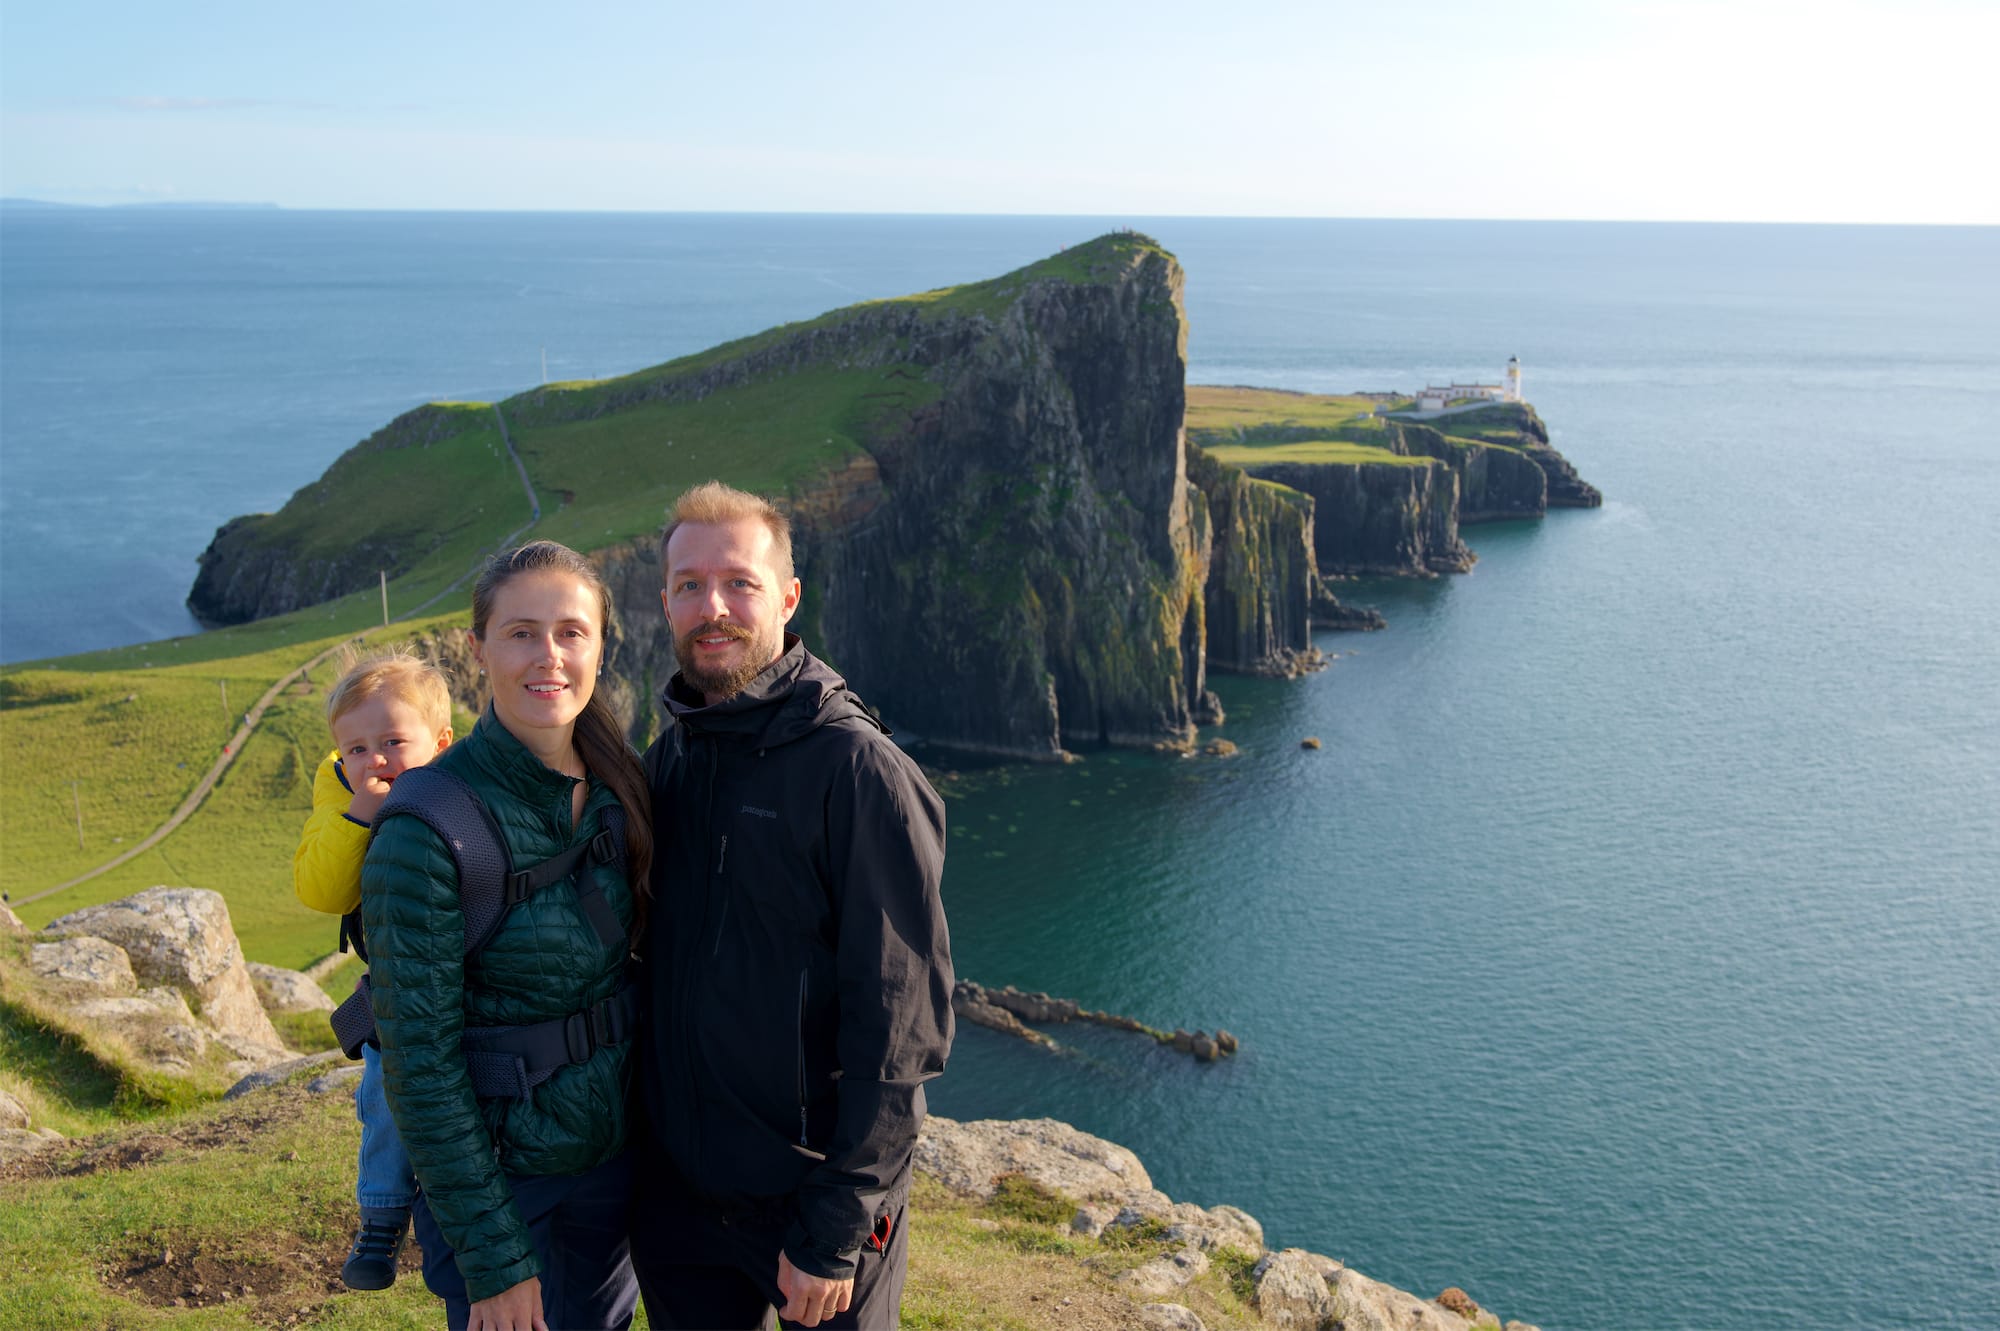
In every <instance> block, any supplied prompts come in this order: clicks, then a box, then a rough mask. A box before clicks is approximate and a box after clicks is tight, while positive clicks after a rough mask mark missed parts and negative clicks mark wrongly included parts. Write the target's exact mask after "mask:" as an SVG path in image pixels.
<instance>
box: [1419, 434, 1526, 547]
mask: <svg viewBox="0 0 2000 1331" xmlns="http://www.w3.org/2000/svg"><path fill="white" fill-rule="evenodd" d="M1390 434H1391V436H1392V441H1391V447H1392V448H1394V449H1395V451H1396V452H1398V453H1402V454H1405V455H1407V456H1410V457H1429V458H1436V459H1437V460H1438V461H1439V462H1442V463H1443V464H1444V465H1445V466H1447V467H1450V468H1451V469H1452V471H1453V472H1454V473H1456V474H1457V476H1458V520H1459V522H1460V524H1466V523H1473V522H1497V521H1500V520H1502V519H1506V518H1538V517H1541V516H1542V514H1544V513H1545V512H1547V511H1548V506H1549V505H1548V481H1547V480H1546V478H1545V477H1544V475H1543V472H1542V469H1541V468H1540V467H1538V466H1536V465H1535V464H1534V462H1533V461H1532V460H1530V459H1529V458H1528V457H1527V455H1526V454H1524V453H1520V452H1517V451H1515V450H1514V449H1512V448H1509V447H1506V446H1504V445H1500V444H1493V443H1488V442H1485V441H1475V440H1466V439H1448V438H1446V437H1445V436H1444V435H1443V434H1441V433H1439V432H1438V431H1436V430H1434V429H1432V428H1430V427H1429V426H1427V425H1415V424H1408V425H1393V426H1391V427H1390Z"/></svg>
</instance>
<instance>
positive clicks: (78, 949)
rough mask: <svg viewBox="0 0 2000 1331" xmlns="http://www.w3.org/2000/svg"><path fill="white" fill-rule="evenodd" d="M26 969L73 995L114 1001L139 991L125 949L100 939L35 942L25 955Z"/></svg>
mask: <svg viewBox="0 0 2000 1331" xmlns="http://www.w3.org/2000/svg"><path fill="white" fill-rule="evenodd" d="M28 969H29V970H31V971H33V972H34V973H35V974H37V975H39V976H41V977H42V978H43V979H44V980H48V981H50V982H51V983H52V984H54V985H56V986H59V987H60V988H62V989H64V990H66V991H69V992H72V993H79V994H83V993H88V994H97V995H102V996H105V997H114V998H115V997H118V996H121V995H125V994H136V993H138V992H139V977H138V976H136V975H135V974H133V972H132V960H131V958H130V957H128V956H127V955H126V954H125V949H124V948H122V947H120V946H118V945H117V944H116V943H110V942H106V941H105V940H104V939H102V938H65V939H63V940H61V941H60V942H55V943H37V944H35V946H34V947H33V948H32V949H30V951H29V953H28Z"/></svg>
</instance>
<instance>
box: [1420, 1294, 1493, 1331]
mask: <svg viewBox="0 0 2000 1331" xmlns="http://www.w3.org/2000/svg"><path fill="white" fill-rule="evenodd" d="M1431 1302H1432V1303H1435V1304H1436V1305H1437V1306H1438V1307H1440V1308H1442V1309H1444V1310H1445V1311H1446V1312H1448V1313H1457V1314H1458V1315H1459V1316H1460V1317H1463V1318H1464V1319H1465V1320H1466V1321H1468V1322H1470V1323H1472V1325H1473V1327H1474V1328H1475V1331H1500V1319H1499V1318H1498V1317H1495V1316H1494V1315H1493V1314H1492V1313H1490V1312H1487V1311H1486V1310H1485V1309H1484V1308H1482V1307H1480V1306H1479V1304H1478V1303H1477V1302H1475V1301H1474V1299H1473V1297H1472V1296H1471V1295H1470V1294H1467V1293H1466V1292H1465V1291H1464V1290H1462V1289H1460V1288H1459V1287H1458V1286H1456V1285H1453V1286H1451V1287H1450V1288H1449V1289H1447V1290H1445V1291H1444V1292H1443V1293H1441V1294H1439V1295H1438V1296H1437V1297H1436V1298H1434V1299H1432V1300H1431Z"/></svg>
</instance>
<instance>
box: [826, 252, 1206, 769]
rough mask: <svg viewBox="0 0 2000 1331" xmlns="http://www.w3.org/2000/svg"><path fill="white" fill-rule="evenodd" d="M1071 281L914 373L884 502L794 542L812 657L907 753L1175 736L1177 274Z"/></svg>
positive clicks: (1110, 261) (1038, 290)
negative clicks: (922, 395) (921, 401)
mask: <svg viewBox="0 0 2000 1331" xmlns="http://www.w3.org/2000/svg"><path fill="white" fill-rule="evenodd" d="M1085 248H1086V249H1088V248H1089V247H1085ZM1086 262H1089V263H1090V264H1091V267H1092V271H1093V274H1094V276H1095V280H1092V281H1089V282H1081V283H1079V282H1072V281H1067V280H1061V279H1054V278H1051V279H1046V280H1041V281H1030V282H1027V283H1025V284H1024V285H1023V286H1022V287H1021V289H1020V291H1019V293H1018V295H1016V296H1015V297H1014V298H1013V300H1012V301H1011V302H1010V303H1009V304H1007V305H1006V306H1005V307H1004V308H1002V309H1001V310H999V311H998V312H996V313H992V314H986V313H981V314H977V315H973V316H971V317H970V319H969V320H968V325H967V327H966V329H965V330H964V331H965V333H966V334H967V336H964V337H962V338H959V339H952V340H953V341H954V342H956V343H957V345H956V346H955V347H954V349H953V350H954V354H953V355H952V356H951V357H950V358H949V359H947V360H945V361H943V362H941V363H937V364H934V365H932V366H929V367H927V368H928V370H929V373H930V375H931V377H932V379H933V381H934V382H937V383H939V384H940V385H941V387H942V390H943V391H942V394H941V396H940V397H939V398H938V400H937V401H936V402H935V403H934V404H933V406H932V407H930V408H928V409H927V410H925V411H924V412H921V413H918V414H917V415H916V416H915V417H913V418H912V419H911V420H910V422H909V423H908V425H907V427H906V428H905V429H903V430H902V431H900V432H899V433H897V434H895V435H893V436H891V437H887V438H881V439H877V440H875V441H873V442H872V443H871V452H872V453H873V455H874V459H875V461H876V463H877V464H878V465H879V468H880V474H881V484H882V487H883V490H884V492H885V495H886V498H885V500H884V501H883V502H882V503H880V504H879V505H873V506H870V505H866V504H862V505H855V506H851V507H854V508H858V509H859V510H861V512H860V516H859V517H858V518H856V519H853V520H847V521H843V520H839V519H838V518H836V519H835V520H832V521H823V520H816V521H813V522H812V523H810V524H809V525H808V528H807V530H806V532H805V537H806V540H805V544H806V546H807V547H808V563H809V567H810V570H811V574H812V584H813V587H814V590H815V591H816V592H817V593H818V597H819V605H818V612H817V623H818V627H819V634H820V638H819V641H820V648H821V649H822V650H823V651H824V653H825V654H826V655H827V656H828V657H829V658H830V659H831V660H833V661H834V662H835V664H837V665H838V666H839V668H840V669H841V670H842V671H843V672H845V673H846V674H847V675H848V676H849V677H850V678H852V679H854V680H856V681H865V693H866V696H867V697H868V698H869V700H870V701H871V702H873V703H874V704H876V705H877V706H878V707H880V708H881V709H882V710H883V712H884V713H885V714H886V715H888V716H890V717H891V718H893V719H894V720H895V721H896V722H897V723H898V724H899V725H900V726H902V727H904V728H906V729H908V730H911V731H914V732H916V733H918V734H920V735H925V736H929V737H932V738H935V739H939V740H945V741H948V742H950V743H952V744H954V745H957V746H960V747H965V748H972V749H980V750H990V751H993V752H999V753H1008V754H1017V755H1025V756H1034V757H1054V756H1057V755H1058V754H1059V752H1060V751H1061V750H1062V749H1065V748H1068V747H1073V746H1077V745H1095V744H1153V743H1157V742H1160V741H1162V740H1168V741H1173V740H1180V739H1184V738H1186V737H1187V736H1188V735H1189V733H1190V732H1191V729H1192V725H1193V711H1194V706H1195V703H1196V702H1197V700H1198V699H1199V698H1200V695H1201V693H1202V691H1203V688H1204V671H1205V664H1204V660H1203V647H1204V641H1203V639H1204V626H1203V618H1202V605H1201V599H1200V596H1201V587H1202V583H1203V579H1204V577H1205V576H1206V573H1207V566H1208V557H1209V541H1210V536H1209V525H1208V520H1207V519H1208V514H1207V511H1206V506H1205V505H1202V504H1198V503H1191V502H1190V492H1189V486H1188V483H1187V478H1186V472H1185V463H1184V454H1183V445H1182V438H1181V420H1182V414H1183V392H1184V376H1185V362H1184V361H1183V358H1182V357H1183V345H1184V334H1183V316H1182V311H1181V285H1182V275H1181V270H1180V266H1179V265H1178V264H1177V263H1175V262H1174V260H1173V259H1172V258H1171V256H1169V255H1167V254H1165V253H1164V252H1162V251H1160V250H1158V249H1156V248H1151V247H1145V248H1141V249H1138V250H1135V251H1132V252H1130V253H1128V254H1124V255H1122V256H1121V255H1113V254H1110V253H1107V254H1106V255H1104V256H1103V257H1101V258H1099V257H1096V256H1092V257H1090V258H1088V259H1087V260H1086Z"/></svg>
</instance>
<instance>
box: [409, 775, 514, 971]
mask: <svg viewBox="0 0 2000 1331" xmlns="http://www.w3.org/2000/svg"><path fill="white" fill-rule="evenodd" d="M398 813H406V814H409V815H410V816H411V817H413V818H415V819H417V820H418V821H419V822H421V823H423V824H424V825H425V826H426V827H429V828H430V829H431V831H433V832H436V833H437V834H438V836H439V837H441V838H442V839H443V840H444V844H445V847H446V849H448V850H449V851H450V852H451V858H452V862H453V863H454V864H456V865H457V866H458V904H459V908H460V910H462V911H463V912H464V913H465V955H466V956H468V957H469V956H471V955H472V954H473V953H475V952H477V951H478V950H479V949H480V948H482V947H484V946H485V945H486V940H487V939H489V938H491V937H492V936H493V931H494V930H495V929H497V928H499V927H500V921H501V920H502V919H503V918H504V917H505V916H506V914H507V908H508V907H509V906H510V905H512V904H513V902H511V901H509V900H508V899H507V890H508V885H509V881H510V880H511V879H512V878H513V877H514V876H515V875H514V865H513V862H512V861H511V860H510V859H509V858H508V855H507V842H506V840H505V839H504V838H502V837H501V835H500V826H499V824H497V823H495V822H494V821H493V815H492V814H491V813H489V812H487V809H486V805H485V803H484V802H483V801H481V800H480V798H479V796H477V795H475V794H474V793H473V792H472V787H471V786H468V785H466V784H465V782H463V781H461V780H459V779H458V778H457V777H456V776H453V775H452V774H451V773H450V772H447V771H445V770H443V769H442V768H438V767H432V766H424V767H412V768H411V769H410V770H409V771H407V772H404V773H403V774H402V775H401V776H399V777H397V778H396V783H395V784H394V785H393V786H391V787H389V797H388V798H387V799H385V800H383V801H382V807H381V809H380V810H378V811H377V812H376V814H375V824H376V826H378V827H379V826H380V825H381V823H382V820H383V819H384V818H387V817H389V816H391V815H392V814H398ZM516 899H517V900H518V898H516Z"/></svg>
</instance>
